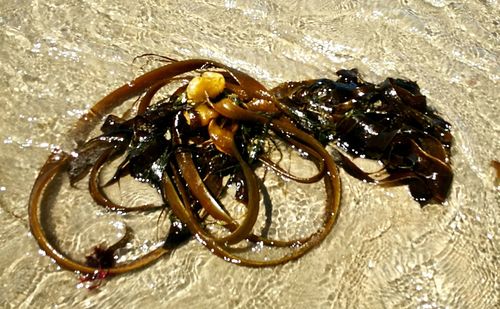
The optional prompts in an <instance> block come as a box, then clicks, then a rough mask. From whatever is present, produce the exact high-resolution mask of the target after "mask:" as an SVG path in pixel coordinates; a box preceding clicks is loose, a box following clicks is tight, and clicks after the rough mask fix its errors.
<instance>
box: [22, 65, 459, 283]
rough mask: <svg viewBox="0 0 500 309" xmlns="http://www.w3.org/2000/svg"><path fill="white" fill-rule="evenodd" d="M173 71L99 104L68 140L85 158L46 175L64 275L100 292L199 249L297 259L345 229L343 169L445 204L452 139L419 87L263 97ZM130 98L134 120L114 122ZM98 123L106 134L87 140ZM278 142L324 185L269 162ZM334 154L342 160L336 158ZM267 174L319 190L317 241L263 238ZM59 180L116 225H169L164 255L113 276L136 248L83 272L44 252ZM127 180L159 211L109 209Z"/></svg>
mask: <svg viewBox="0 0 500 309" xmlns="http://www.w3.org/2000/svg"><path fill="white" fill-rule="evenodd" d="M168 61H169V63H168V64H166V65H165V66H163V67H160V68H158V69H156V70H153V71H151V72H149V73H146V74H144V75H142V76H140V77H138V78H137V79H135V80H133V81H132V82H130V83H127V84H125V85H124V86H122V87H120V88H118V89H117V90H115V91H113V92H112V93H110V94H109V95H108V96H106V97H104V98H103V99H102V100H100V101H99V102H97V104H95V105H94V106H93V107H92V108H91V110H90V111H89V112H88V113H87V114H86V115H84V117H82V118H81V119H80V120H79V122H78V123H77V125H76V128H75V130H74V132H73V135H74V136H75V139H76V141H77V143H78V147H77V148H76V149H75V150H74V151H73V152H72V153H71V154H69V153H66V152H64V151H61V150H57V151H54V152H53V153H52V154H51V155H50V156H49V159H48V160H47V162H46V163H45V165H44V166H43V167H42V169H41V171H40V173H39V176H38V178H37V180H36V182H35V184H34V186H33V189H32V193H31V198H30V202H29V217H30V227H31V231H32V233H33V235H34V237H35V238H36V240H37V241H38V243H39V245H40V247H41V248H42V249H43V250H44V251H45V252H46V253H47V254H48V255H49V256H50V257H52V258H53V259H54V260H55V261H56V263H57V264H58V265H60V266H61V267H63V268H65V269H68V270H72V271H78V272H80V273H82V274H88V275H90V276H91V277H92V278H98V279H101V278H103V277H105V276H108V275H113V274H120V273H124V272H128V271H132V270H135V269H138V268H141V267H144V266H146V265H149V264H151V263H152V262H154V261H156V260H157V259H158V258H160V257H162V256H164V255H165V254H166V253H168V252H170V251H171V250H173V249H175V248H177V247H179V246H180V245H181V244H182V243H184V242H186V241H188V240H189V239H191V238H192V237H193V236H195V238H196V239H197V240H199V241H200V243H202V244H203V245H204V246H205V247H207V248H208V249H209V250H210V251H211V252H213V253H214V254H215V255H217V256H219V257H221V258H223V259H224V260H226V261H230V262H232V263H235V264H239V265H245V266H251V267H263V266H271V265H279V264H283V263H286V262H288V261H290V260H294V259H297V258H298V257H300V256H302V255H304V254H305V253H306V252H308V251H309V250H310V249H311V248H313V247H314V246H315V245H317V244H318V243H319V242H321V241H322V240H323V239H324V238H325V237H326V235H328V233H329V232H330V230H331V229H332V228H333V226H334V223H335V221H336V218H337V216H338V213H339V207H340V179H339V174H338V171H337V166H336V163H335V162H337V163H338V164H339V165H341V166H342V167H343V168H344V169H345V170H346V171H347V172H348V173H349V174H351V175H352V176H354V177H356V178H359V179H361V180H364V181H367V182H373V183H379V184H382V185H391V186H392V185H401V184H405V185H408V187H409V189H410V192H411V194H412V196H413V197H414V198H415V199H416V200H417V201H419V202H420V203H421V204H422V205H424V204H426V203H428V202H431V201H435V202H438V203H442V202H444V201H445V199H446V197H447V195H448V192H449V189H450V186H451V181H452V170H451V167H450V147H451V143H452V136H451V133H450V125H449V124H448V123H447V122H446V121H444V120H443V119H442V118H441V117H440V116H438V115H437V114H436V113H435V112H434V111H432V110H431V109H430V108H429V107H428V106H427V103H426V98H425V96H423V95H422V94H421V93H420V90H419V87H418V85H417V84H416V83H414V82H411V81H408V80H403V79H392V78H388V79H387V80H385V81H384V82H382V83H381V84H378V85H375V84H371V83H368V82H365V81H363V80H362V79H361V77H360V75H359V74H358V72H357V71H356V70H342V71H339V72H337V75H338V78H337V80H335V81H334V80H329V79H319V80H308V81H302V82H287V83H284V84H281V85H279V86H277V87H276V88H273V89H267V88H266V87H265V86H263V85H262V84H261V83H259V82H258V81H257V80H255V79H253V78H252V77H250V76H248V75H247V74H245V73H242V72H240V71H238V70H235V69H233V68H230V67H227V66H225V65H223V64H220V63H217V62H214V61H211V60H203V59H194V60H185V61H175V60H172V59H169V60H168ZM172 85H177V86H176V89H174V90H173V91H172V92H171V93H170V95H167V96H166V97H165V96H162V98H160V99H159V100H157V101H155V102H154V101H153V100H154V98H155V96H157V92H158V91H159V90H160V89H162V88H164V87H171V86H172ZM134 97H138V99H137V101H136V102H137V104H136V105H135V109H132V111H135V115H133V116H131V117H118V116H116V115H109V113H110V112H111V110H112V109H113V108H115V107H117V106H119V105H121V104H123V103H124V102H125V101H127V100H128V99H131V98H134ZM153 102H154V104H153ZM103 118H105V121H104V123H103V125H102V126H101V134H100V135H99V136H96V137H93V138H90V139H88V138H87V136H88V135H89V132H90V131H91V130H92V129H93V127H94V126H95V125H96V124H97V123H98V122H99V120H100V119H103ZM276 142H280V143H284V144H285V145H290V147H291V148H293V149H294V151H299V152H300V153H301V154H302V155H303V156H304V158H306V159H307V160H311V161H312V162H314V164H315V165H316V167H317V173H316V174H315V175H312V176H310V177H301V176H298V175H293V174H291V173H289V172H287V171H286V170H285V169H283V168H282V167H281V166H280V165H279V163H278V162H273V161H272V158H271V157H270V155H269V145H272V144H274V143H276ZM327 144H333V145H336V146H337V150H332V151H333V153H332V152H328V151H327V150H326V149H325V146H326V145H327ZM357 157H363V158H366V159H371V160H377V161H379V162H381V164H382V166H383V173H382V174H383V175H382V176H381V175H380V174H381V172H380V171H378V173H377V175H375V174H374V173H368V172H365V171H363V170H362V169H361V168H360V167H358V166H357V165H356V164H355V162H354V161H353V160H354V159H355V158H357ZM334 158H335V159H334ZM115 160H121V161H120V163H119V165H118V167H117V168H116V171H115V172H114V175H113V177H112V178H111V179H109V180H107V181H106V182H104V183H103V181H102V177H101V175H100V174H101V170H102V168H103V167H104V166H106V165H107V164H109V163H110V162H112V161H115ZM262 165H264V166H265V167H267V168H268V170H269V171H272V172H275V173H278V174H280V175H281V176H282V177H285V178H288V179H290V180H292V181H296V182H300V183H305V184H307V183H316V182H320V181H322V182H323V183H324V188H325V192H326V200H325V210H324V220H323V225H322V226H321V227H319V228H318V229H317V231H316V232H315V233H313V234H311V235H309V236H306V237H303V238H300V239H292V240H280V239H271V238H268V237H267V236H266V235H260V234H256V231H255V230H254V225H255V223H256V221H257V218H258V215H259V208H260V204H261V199H265V194H266V192H267V189H266V188H265V187H264V186H263V180H262V179H261V178H259V177H257V175H256V173H255V170H256V168H257V167H259V166H262ZM59 173H66V174H67V175H68V176H69V179H70V183H71V184H72V185H75V184H76V183H77V182H79V181H82V179H83V178H85V177H88V181H89V192H90V195H91V196H92V198H93V200H94V201H95V203H96V204H98V205H100V206H102V207H105V208H106V209H108V210H109V211H119V212H143V211H156V210H158V211H163V212H165V211H168V213H169V218H170V222H171V224H170V230H169V232H168V233H167V235H166V236H165V241H164V243H163V246H160V247H158V248H156V249H154V250H152V251H151V252H149V253H147V254H145V255H144V256H142V257H139V258H138V259H136V260H133V261H130V262H126V263H123V264H116V263H115V257H114V256H115V251H116V249H118V248H120V247H121V246H123V245H124V243H126V242H127V241H128V237H130V234H127V235H126V237H124V239H122V240H121V241H119V242H118V243H117V244H115V245H112V246H110V247H108V248H104V247H100V246H99V247H96V248H94V250H93V252H92V254H90V255H89V256H87V258H86V261H77V260H75V259H72V258H70V257H68V256H67V255H66V254H64V253H63V252H61V251H60V250H59V249H57V246H55V245H54V244H52V243H51V241H49V239H48V238H47V236H46V232H45V230H44V227H43V225H42V224H41V217H43V216H44V213H40V209H39V208H40V203H41V202H42V198H43V195H44V191H45V189H46V187H47V186H48V184H49V183H51V181H52V180H53V179H54V178H55V176H56V175H57V174H59ZM125 176H131V177H133V178H134V179H136V180H137V181H140V182H146V183H148V184H150V185H151V186H153V187H154V188H155V189H156V190H157V191H158V192H159V194H160V195H161V197H162V200H163V204H162V205H149V204H147V205H140V206H133V207H132V206H131V207H126V206H122V205H119V204H117V203H115V202H113V200H112V199H111V198H109V197H108V196H107V195H106V193H105V190H104V187H106V186H108V185H111V184H113V183H116V182H119V181H120V179H122V178H123V177H125ZM228 185H233V186H234V187H236V188H237V190H236V193H235V194H234V199H235V200H236V201H237V202H238V203H242V204H243V205H244V206H245V209H246V213H245V215H244V216H243V217H242V218H235V217H234V215H232V214H231V212H230V211H228V209H227V208H226V207H225V205H224V204H223V203H222V202H221V197H222V196H225V195H227V194H228V193H227V190H226V189H227V186H228ZM294 207H299V206H298V205H296V206H294ZM214 220H215V221H216V222H218V224H219V225H220V226H222V227H223V229H224V230H225V232H222V233H219V234H214V233H212V232H211V231H210V229H208V228H207V224H208V223H207V222H209V221H210V222H213V221H214ZM242 242H248V243H260V244H261V245H262V246H265V247H288V248H290V251H289V253H288V254H285V255H284V256H282V257H278V258H273V259H252V258H248V257H246V256H245V255H240V254H238V253H237V252H239V250H240V251H241V250H244V249H242V247H241V246H238V245H239V244H241V243H242ZM249 250H250V249H249Z"/></svg>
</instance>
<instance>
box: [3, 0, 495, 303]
mask: <svg viewBox="0 0 500 309" xmlns="http://www.w3.org/2000/svg"><path fill="white" fill-rule="evenodd" d="M336 3H337V2H335V3H333V2H332V1H326V0H318V1H308V2H305V1H263V0H262V1H261V0H259V1H252V2H249V1H237V0H232V1H229V0H228V1H219V2H215V3H206V2H205V1H168V2H167V3H162V4H161V5H160V4H157V3H155V2H154V1H152V0H148V1H145V2H144V3H141V4H138V3H137V2H135V1H134V2H133V1H116V0H109V1H105V2H102V3H99V4H97V3H86V2H81V1H45V2H43V1H32V2H30V1H24V2H12V1H11V2H5V1H4V3H2V4H0V12H1V13H0V42H1V48H0V59H1V60H0V61H1V66H0V72H1V76H2V78H1V79H0V94H1V95H0V105H1V106H3V112H2V113H1V114H0V129H1V130H0V158H1V160H0V206H1V208H0V223H1V225H0V244H1V246H2V252H3V254H2V256H1V257H0V294H1V295H3V297H2V299H1V300H0V305H1V306H2V307H6V306H12V307H18V306H20V305H21V306H24V307H28V306H30V307H31V306H33V307H35V306H37V307H44V306H45V307H49V306H54V307H55V306H57V305H65V306H70V305H77V306H79V307H87V306H93V305H94V306H95V305H99V306H102V307H111V306H120V305H124V304H127V305H129V306H133V305H137V304H139V303H140V304H144V305H155V304H156V305H157V304H162V305H164V306H165V305H169V306H172V307H174V306H175V305H181V304H182V305H188V306H190V307H200V308H201V307H207V306H215V307H228V308H233V307H240V308H246V307H292V305H293V306H294V307H306V306H308V307H332V306H335V307H353V308H365V307H369V308H379V307H422V308H434V307H436V308H441V307H451V308H455V307H460V308H490V307H494V306H495V305H498V302H499V296H498V285H499V277H498V273H499V267H500V265H499V261H498V256H499V242H498V237H499V234H500V230H499V226H500V225H499V222H498V221H499V211H498V205H499V202H500V195H499V194H498V193H499V192H498V188H495V173H494V170H493V168H492V167H491V165H490V162H491V160H493V159H496V160H499V157H498V153H499V150H500V145H499V143H500V142H499V140H498V138H497V137H498V136H499V135H498V134H499V133H500V121H499V120H500V119H499V115H500V111H499V105H498V104H497V98H498V97H499V90H498V86H497V83H498V81H499V75H498V74H499V72H500V70H499V65H498V55H499V51H498V46H499V31H498V25H499V23H500V20H499V18H498V16H500V10H499V6H498V3H497V1H493V0H491V1H479V0H478V1H468V2H467V3H459V2H452V1H445V0H432V1H431V0H425V1H424V0H419V1H417V0H415V1H411V0H405V1H403V0H402V1H399V2H398V3H396V2H395V1H393V2H391V3H390V4H389V2H383V1H340V2H338V3H337V4H336ZM147 52H155V53H159V54H165V55H169V56H172V57H175V58H180V59H182V58H191V57H204V58H213V59H216V60H219V61H221V62H224V63H227V64H228V65H231V66H233V67H237V68H240V69H242V70H243V71H245V72H248V73H249V74H250V75H252V76H256V77H258V79H260V80H261V81H262V82H264V83H265V84H267V85H268V86H274V85H276V84H278V83H279V82H282V81H284V80H302V79H307V78H318V77H332V76H333V72H335V71H336V70H337V69H340V68H352V67H357V68H359V69H360V71H361V72H363V73H364V74H365V75H366V78H367V79H368V80H371V81H381V80H382V79H383V78H385V77H386V76H394V75H395V76H403V77H407V78H410V79H412V80H416V81H418V83H419V85H420V86H421V88H422V90H423V91H424V93H425V94H426V95H427V96H428V98H429V103H430V105H432V106H434V107H436V109H437V110H439V111H441V112H442V115H443V117H444V118H446V119H447V120H448V121H449V122H450V123H451V124H452V125H453V128H454V135H455V137H456V144H455V147H454V149H453V155H454V156H453V164H454V168H455V175H456V177H455V182H454V186H453V189H452V193H451V196H450V199H449V202H448V203H447V204H445V205H443V206H440V205H430V206H428V207H426V208H425V209H423V210H422V209H420V207H419V205H418V204H416V203H415V202H413V201H412V200H411V198H410V197H409V196H408V194H407V192H406V188H393V189H390V190H383V189H381V188H377V187H373V186H368V185H366V184H361V183H359V182H358V181H357V180H353V179H351V178H349V177H348V176H347V175H345V173H343V174H342V176H343V189H344V194H343V201H342V205H343V208H342V210H341V214H340V218H339V220H338V223H337V225H336V227H335V228H334V230H333V232H332V233H331V235H330V236H329V237H328V238H327V239H326V240H325V242H323V243H322V244H321V245H320V246H319V247H318V248H317V249H316V250H314V251H313V252H311V253H310V254H308V255H306V256H305V257H304V258H302V259H301V260H299V261H298V262H294V263H290V264H287V265H285V266H283V267H276V268H269V269H247V268H242V267H237V266H234V265H230V264H228V263H225V262H223V261H221V260H220V259H218V258H216V257H213V256H212V255H211V254H210V253H209V252H206V250H205V249H204V248H203V247H202V246H200V245H199V244H197V243H195V242H191V243H189V244H188V245H186V246H185V247H182V248H181V249H179V250H177V251H176V252H174V253H173V254H172V256H171V257H167V258H165V259H163V260H161V261H160V262H159V263H157V264H155V265H154V266H152V267H150V268H148V269H145V270H143V271H140V272H137V273H134V274H130V275H125V276H122V277H117V278H113V279H112V280H110V281H109V282H107V283H106V284H105V286H103V287H102V288H101V289H100V290H99V292H98V293H93V292H92V293H90V292H88V291H87V290H85V289H77V288H76V285H77V277H76V276H75V275H74V274H72V273H69V272H66V271H60V270H58V268H57V266H56V265H54V264H52V263H51V262H50V260H49V259H48V258H45V257H42V256H41V253H40V252H39V251H38V247H37V246H36V244H35V241H34V240H33V239H32V238H31V237H30V235H29V233H28V226H27V213H26V204H27V200H28V194H29V190H30V188H31V185H32V183H33V181H34V178H35V177H36V174H37V172H38V168H39V167H40V166H41V164H42V163H43V162H44V160H45V159H46V157H47V155H48V153H49V151H50V149H52V148H54V147H57V146H61V147H63V148H64V149H67V150H68V149H71V148H72V147H73V145H72V143H71V139H69V138H68V136H67V134H66V133H67V132H68V131H69V129H70V128H71V125H72V124H73V123H74V122H75V121H76V119H78V117H79V116H80V115H81V114H82V112H84V111H85V110H86V109H87V108H88V107H89V106H91V104H92V103H93V102H94V101H96V100H97V99H98V98H100V97H102V96H103V95H105V94H106V93H108V92H109V91H110V90H112V89H114V88H116V87H117V86H119V85H121V84H122V83H123V82H125V81H127V80H129V79H130V78H132V77H133V76H135V75H137V74H139V73H140V72H141V68H140V65H139V64H133V63H132V59H133V58H134V57H135V56H137V55H140V54H143V53H147ZM131 198H133V197H131ZM56 207H58V208H56V210H57V209H59V210H64V212H63V213H64V214H65V215H63V216H58V214H60V213H62V212H57V211H55V212H54V213H53V215H54V222H53V224H54V226H56V230H55V233H57V235H63V236H64V243H63V245H64V246H66V247H65V248H68V250H70V251H71V249H75V246H76V247H77V244H79V243H83V242H91V243H94V242H95V240H94V237H96V235H93V234H92V233H91V231H92V230H94V229H103V231H106V232H108V233H110V234H111V235H113V233H120V229H119V228H116V227H114V226H113V225H112V224H110V222H124V221H127V224H130V225H133V228H134V231H136V233H137V234H138V235H139V236H138V239H139V240H138V241H139V242H140V241H143V244H144V245H145V246H149V245H150V243H148V242H147V240H148V239H150V240H153V241H154V240H155V239H156V238H155V235H156V233H157V230H158V229H160V232H159V233H161V228H162V227H161V226H158V225H157V224H156V216H154V215H153V216H148V217H143V218H140V219H133V218H128V217H123V216H114V217H111V216H110V215H108V214H103V213H99V212H96V210H95V208H92V206H91V205H90V202H89V201H88V200H86V196H84V194H82V195H81V196H80V195H78V194H77V193H73V192H72V193H71V194H65V195H63V196H62V197H61V199H60V200H59V201H58V203H57V205H56ZM89 209H92V210H89ZM78 214H86V215H88V217H87V219H84V218H81V219H77V218H75V216H78ZM89 218H94V219H92V220H90V219H89ZM284 224H286V222H284ZM151 235H153V236H151ZM78 250H81V252H78V253H79V254H81V253H85V252H86V248H82V247H79V248H78Z"/></svg>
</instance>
